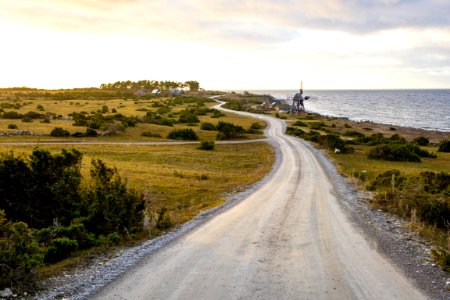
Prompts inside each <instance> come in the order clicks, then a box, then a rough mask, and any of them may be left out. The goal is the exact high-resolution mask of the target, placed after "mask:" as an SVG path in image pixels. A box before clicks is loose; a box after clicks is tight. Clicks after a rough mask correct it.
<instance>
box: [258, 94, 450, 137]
mask: <svg viewBox="0 0 450 300" xmlns="http://www.w3.org/2000/svg"><path fill="white" fill-rule="evenodd" d="M251 92H253V93H259V94H270V95H272V96H274V97H275V98H277V99H287V98H288V97H292V96H293V95H295V93H297V92H298V91H297V90H260V91H251ZM304 96H313V97H312V98H311V99H309V100H307V101H305V102H304V104H305V108H306V111H309V112H315V113H320V114H322V115H327V116H335V117H345V118H349V119H350V120H355V121H372V122H376V123H383V124H391V125H399V126H407V127H415V128H422V129H427V130H439V131H446V132H450V90H334V91H333V90H305V91H304Z"/></svg>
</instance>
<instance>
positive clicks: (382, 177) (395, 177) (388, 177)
mask: <svg viewBox="0 0 450 300" xmlns="http://www.w3.org/2000/svg"><path fill="white" fill-rule="evenodd" d="M405 181H406V177H405V176H403V175H401V174H400V171H399V170H395V169H394V170H389V171H386V172H384V173H381V174H378V175H377V177H376V178H375V179H374V180H373V181H372V182H371V183H370V184H369V185H368V186H367V187H366V188H367V190H369V191H374V190H376V189H382V188H395V187H397V188H398V187H401V186H402V185H403V184H404V183H405Z"/></svg>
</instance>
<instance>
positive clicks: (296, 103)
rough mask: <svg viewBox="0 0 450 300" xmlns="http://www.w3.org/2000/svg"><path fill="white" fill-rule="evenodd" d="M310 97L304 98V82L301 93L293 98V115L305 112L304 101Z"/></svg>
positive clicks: (301, 84) (301, 82) (301, 83)
mask: <svg viewBox="0 0 450 300" xmlns="http://www.w3.org/2000/svg"><path fill="white" fill-rule="evenodd" d="M309 98H310V97H309V96H305V97H303V80H302V81H300V92H299V93H296V94H295V96H294V98H292V105H291V114H297V115H299V114H301V113H303V112H305V105H304V104H303V101H304V100H308V99H309Z"/></svg>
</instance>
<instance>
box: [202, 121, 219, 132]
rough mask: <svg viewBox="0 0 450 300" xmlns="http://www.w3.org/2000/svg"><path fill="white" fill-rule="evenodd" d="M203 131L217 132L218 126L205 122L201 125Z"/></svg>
mask: <svg viewBox="0 0 450 300" xmlns="http://www.w3.org/2000/svg"><path fill="white" fill-rule="evenodd" d="M200 129H201V130H207V131H214V130H217V128H216V126H215V125H214V124H212V123H209V122H205V123H202V124H201V125H200Z"/></svg>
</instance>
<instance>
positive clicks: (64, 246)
mask: <svg viewBox="0 0 450 300" xmlns="http://www.w3.org/2000/svg"><path fill="white" fill-rule="evenodd" d="M77 249H78V242H77V241H76V240H72V239H69V238H67V237H62V238H56V239H54V240H52V241H51V242H50V245H49V246H48V249H47V253H46V254H45V259H44V260H45V262H48V263H55V262H57V261H60V260H63V259H65V258H67V257H69V256H70V254H71V253H72V252H73V251H75V250H77Z"/></svg>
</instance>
